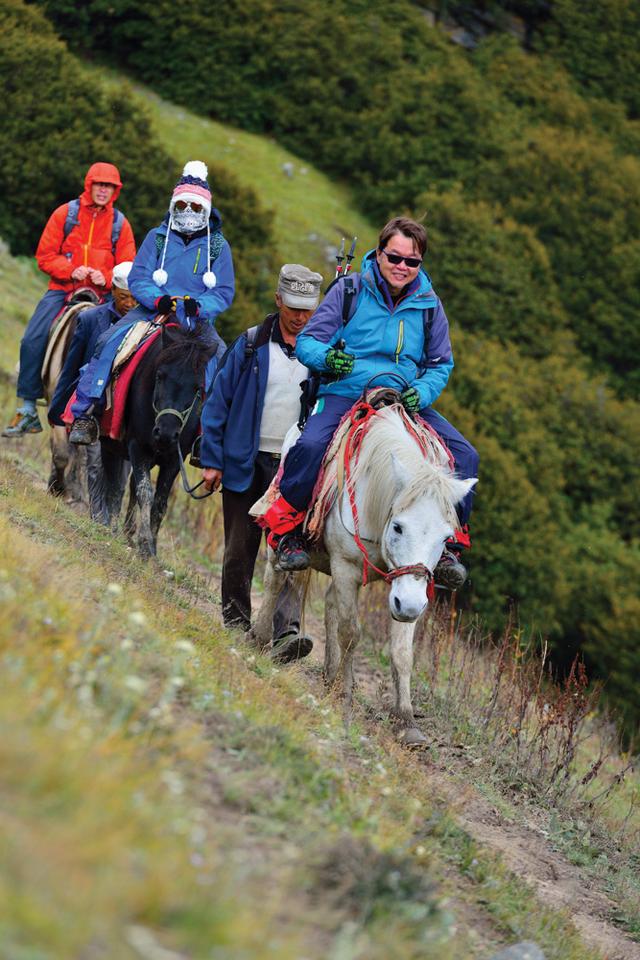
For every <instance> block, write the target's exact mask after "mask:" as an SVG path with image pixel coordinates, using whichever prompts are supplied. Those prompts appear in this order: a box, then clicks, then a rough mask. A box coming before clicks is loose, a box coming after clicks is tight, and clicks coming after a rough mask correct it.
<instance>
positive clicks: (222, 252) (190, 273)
mask: <svg viewBox="0 0 640 960" xmlns="http://www.w3.org/2000/svg"><path fill="white" fill-rule="evenodd" d="M221 222H222V220H221V217H220V214H219V213H218V211H217V210H215V209H214V210H212V211H211V219H210V221H209V229H210V233H211V239H210V251H211V255H210V265H211V270H212V271H213V272H214V273H215V275H216V281H217V282H216V285H215V287H213V288H212V289H210V290H209V289H207V287H205V285H204V282H203V280H202V277H203V274H205V273H206V272H207V262H208V261H207V235H206V234H204V235H203V236H201V237H194V238H193V239H192V240H191V241H190V243H186V242H185V240H184V238H183V237H182V236H181V235H180V234H179V233H177V232H176V231H175V230H172V231H171V232H170V235H169V239H168V242H167V252H166V255H165V261H164V269H165V270H166V272H167V274H168V279H167V282H166V284H165V285H164V286H163V287H159V286H158V285H157V284H156V283H155V282H154V280H153V274H154V271H155V270H157V269H159V268H160V264H161V263H162V254H163V250H164V244H165V239H166V237H167V230H168V227H169V214H167V215H166V217H165V219H164V221H163V222H162V223H161V224H160V226H159V227H155V228H154V229H153V230H150V231H149V233H148V234H147V235H146V237H145V238H144V242H143V244H142V246H141V247H140V249H139V250H138V253H137V254H136V258H135V260H134V261H133V266H132V267H131V272H130V273H129V278H128V283H129V290H130V291H131V293H132V295H133V296H134V297H135V299H136V300H137V301H138V306H137V307H134V309H133V310H130V311H129V313H128V314H127V315H126V317H124V318H123V320H122V321H121V322H120V323H119V324H118V326H117V327H116V328H115V329H114V331H113V333H112V334H111V335H110V336H108V337H107V338H106V342H101V343H98V348H99V349H100V355H99V356H97V357H96V356H94V357H93V358H92V360H91V363H90V365H89V367H88V368H87V370H86V371H85V372H83V374H82V378H81V380H80V383H79V389H78V400H77V402H76V404H75V405H74V408H73V413H74V416H83V415H84V413H85V410H86V408H87V407H88V405H89V403H90V402H91V401H93V400H99V399H100V398H101V397H102V396H103V394H104V391H105V389H106V386H107V384H108V382H109V378H110V375H111V367H112V365H113V361H114V358H115V356H116V354H117V352H118V348H119V346H120V344H121V343H122V340H123V339H124V337H125V335H126V333H127V331H128V330H129V329H130V328H131V327H132V326H133V325H134V324H135V323H137V322H138V321H139V320H151V319H153V317H154V316H155V315H156V314H157V309H156V301H157V300H158V298H159V297H161V296H163V294H165V293H166V294H168V295H169V296H170V297H173V296H175V297H184V296H187V295H188V296H190V297H193V299H194V300H197V301H198V303H199V304H200V312H199V318H200V319H201V320H204V321H205V322H208V323H209V324H211V326H212V327H213V325H214V324H215V321H216V319H217V317H218V314H220V313H222V311H223V310H226V309H227V307H229V306H230V305H231V303H232V302H233V297H234V294H235V277H234V272H233V259H232V257H231V247H230V246H229V244H228V243H227V241H226V240H225V239H224V237H223V236H222V232H221V231H220V224H221ZM176 319H177V320H178V322H179V323H181V324H183V325H184V326H186V327H190V326H191V319H190V318H189V317H187V316H186V315H185V312H184V300H178V302H177V306H176ZM215 337H216V339H218V340H219V341H220V345H221V346H222V348H224V343H223V341H222V340H221V339H220V338H219V337H218V335H217V333H215ZM220 352H221V351H220ZM216 363H217V361H216V360H215V358H212V361H211V366H210V368H209V370H208V374H207V383H209V382H210V380H211V377H212V375H213V373H214V372H215V364H216Z"/></svg>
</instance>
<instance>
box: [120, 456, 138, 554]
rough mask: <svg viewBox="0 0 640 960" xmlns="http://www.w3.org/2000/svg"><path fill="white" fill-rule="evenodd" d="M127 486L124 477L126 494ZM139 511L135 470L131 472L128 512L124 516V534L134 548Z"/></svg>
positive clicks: (123, 484)
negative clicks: (137, 511) (137, 512)
mask: <svg viewBox="0 0 640 960" xmlns="http://www.w3.org/2000/svg"><path fill="white" fill-rule="evenodd" d="M125 484H126V478H125V477H124V474H123V477H122V490H123V492H124V486H125ZM137 509H138V498H137V497H136V485H135V481H134V478H133V470H132V471H131V476H130V477H129V501H128V503H127V512H126V513H125V516H124V532H125V536H126V538H127V540H128V541H129V543H130V544H131V546H133V543H134V540H135V536H136V510H137Z"/></svg>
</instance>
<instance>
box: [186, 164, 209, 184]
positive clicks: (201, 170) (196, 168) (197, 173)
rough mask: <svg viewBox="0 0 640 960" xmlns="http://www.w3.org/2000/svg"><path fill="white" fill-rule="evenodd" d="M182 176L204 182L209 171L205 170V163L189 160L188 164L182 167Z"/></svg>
mask: <svg viewBox="0 0 640 960" xmlns="http://www.w3.org/2000/svg"><path fill="white" fill-rule="evenodd" d="M182 176H183V177H196V178H197V179H198V180H206V179H207V177H208V176H209V171H208V170H207V165H206V163H203V162H202V160H189V163H185V165H184V170H183V171H182Z"/></svg>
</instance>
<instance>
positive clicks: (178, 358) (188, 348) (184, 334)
mask: <svg viewBox="0 0 640 960" xmlns="http://www.w3.org/2000/svg"><path fill="white" fill-rule="evenodd" d="M162 343H163V346H162V347H161V349H160V353H159V354H158V356H157V357H156V362H155V369H156V370H157V369H158V367H161V366H165V365H166V364H171V365H174V364H175V365H179V366H181V367H186V368H187V369H189V370H191V371H192V372H193V373H194V374H195V375H196V376H198V377H199V376H202V374H203V373H204V370H205V367H206V365H207V363H208V362H209V360H210V359H211V357H212V355H213V353H214V351H215V349H216V343H215V342H214V341H213V340H212V339H211V338H210V337H208V336H207V329H206V327H205V325H204V324H202V323H198V324H197V325H196V326H195V328H194V329H193V330H187V329H186V328H184V327H165V328H164V331H163V339H162Z"/></svg>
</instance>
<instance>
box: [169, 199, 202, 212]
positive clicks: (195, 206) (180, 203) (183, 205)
mask: <svg viewBox="0 0 640 960" xmlns="http://www.w3.org/2000/svg"><path fill="white" fill-rule="evenodd" d="M174 207H175V209H176V210H178V212H179V213H182V211H183V210H186V209H187V208H188V207H191V209H192V210H193V212H194V213H202V210H203V209H204V208H203V206H202V204H201V203H194V202H193V201H192V200H176V202H175V204H174Z"/></svg>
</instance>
